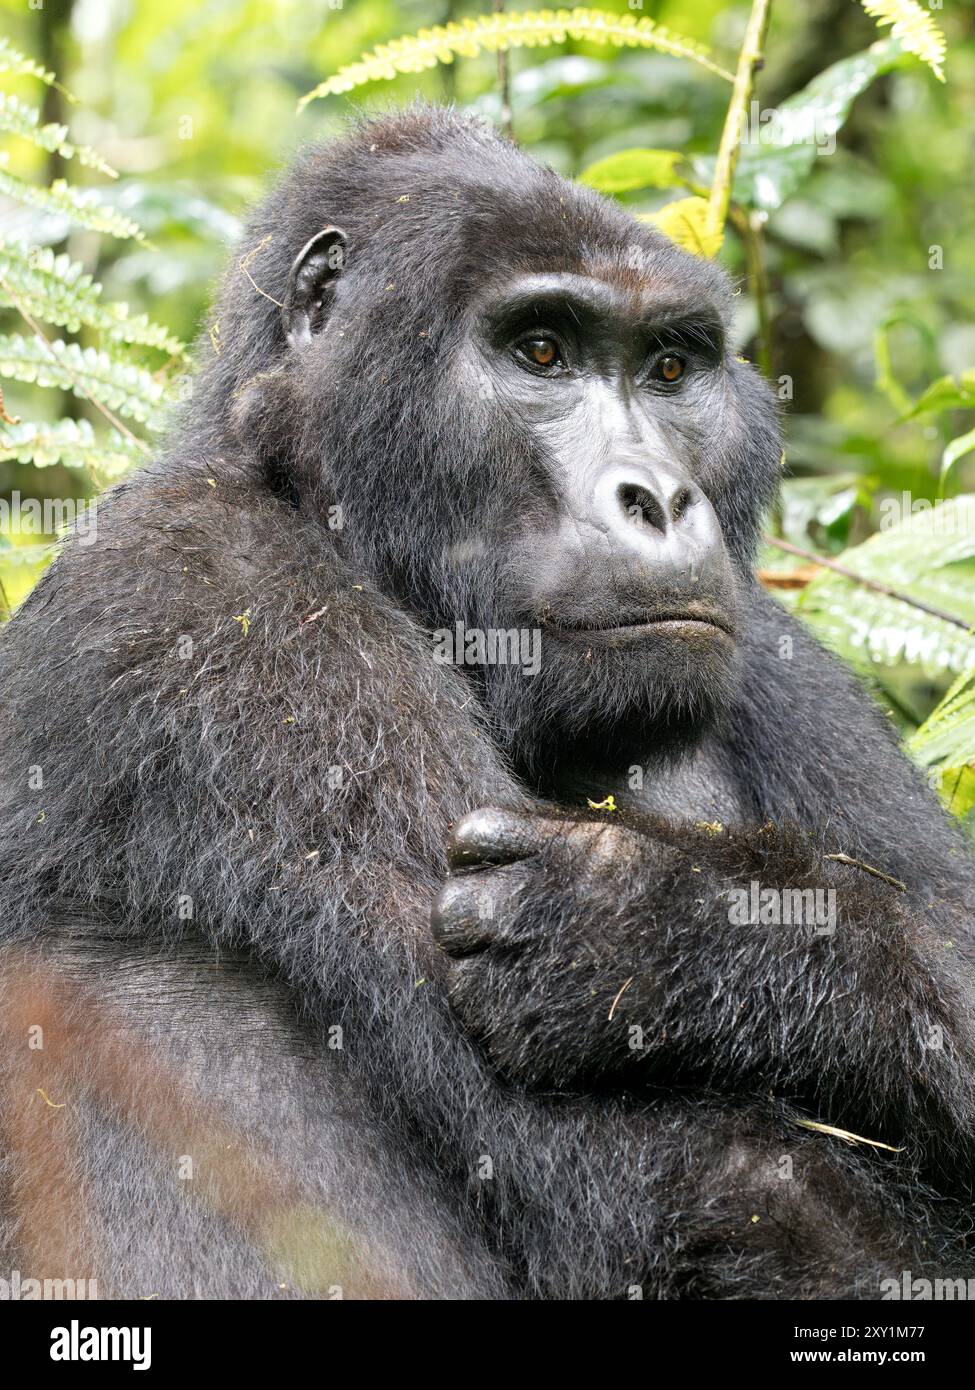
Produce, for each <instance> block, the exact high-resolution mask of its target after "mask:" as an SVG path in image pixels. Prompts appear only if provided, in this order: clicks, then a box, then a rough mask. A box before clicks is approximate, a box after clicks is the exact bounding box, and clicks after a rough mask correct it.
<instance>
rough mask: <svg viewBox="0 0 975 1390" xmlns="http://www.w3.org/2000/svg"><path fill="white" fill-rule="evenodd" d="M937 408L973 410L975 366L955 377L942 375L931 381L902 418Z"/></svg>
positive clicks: (909, 417)
mask: <svg viewBox="0 0 975 1390" xmlns="http://www.w3.org/2000/svg"><path fill="white" fill-rule="evenodd" d="M937 410H975V367H969V368H968V369H967V371H964V372H961V373H960V374H959V375H958V376H957V377H954V376H942V377H939V378H938V380H937V381H933V382H932V383H931V385H930V386H929V387H928V389H927V390H926V391H925V392H924V394H923V395H922V396H921V398H920V400H918V401H915V403H914V405H913V406H912V407H911V409H910V410H909V411H908V412H907V413H906V414H905V415H904V417H903V418H904V419H905V420H912V419H913V418H914V417H915V416H916V415H926V414H928V413H929V412H931V411H937Z"/></svg>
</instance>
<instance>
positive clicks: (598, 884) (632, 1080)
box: [434, 810, 975, 1188]
mask: <svg viewBox="0 0 975 1390" xmlns="http://www.w3.org/2000/svg"><path fill="white" fill-rule="evenodd" d="M451 858H452V864H453V866H454V870H455V875H454V877H453V878H452V879H451V880H450V881H449V882H448V884H447V885H446V887H445V888H444V890H443V891H442V893H441V895H440V898H439V899H438V902H437V906H436V909H435V918H434V921H435V931H436V935H437V939H438V940H439V942H440V944H441V945H442V946H443V947H444V949H445V950H446V951H447V952H448V954H449V955H450V956H451V957H452V958H453V970H452V980H451V985H450V990H451V996H452V1000H453V1004H454V1007H455V1008H456V1009H457V1010H458V1011H459V1013H460V1015H461V1017H462V1018H463V1020H464V1021H465V1023H466V1025H467V1027H468V1029H469V1030H470V1031H471V1032H472V1033H473V1034H474V1035H475V1036H476V1037H477V1038H478V1039H479V1040H480V1041H481V1042H482V1043H483V1045H484V1046H485V1047H486V1049H487V1051H488V1053H489V1055H490V1056H491V1058H492V1059H493V1061H494V1063H495V1064H496V1065H497V1066H498V1067H499V1069H500V1070H501V1071H502V1072H503V1073H505V1074H506V1075H508V1076H510V1077H512V1078H515V1079H517V1080H518V1081H519V1082H521V1083H523V1084H529V1085H534V1086H540V1087H557V1088H571V1089H599V1088H600V1086H602V1087H605V1086H606V1085H607V1083H610V1082H612V1083H614V1084H616V1085H625V1086H628V1087H635V1086H639V1085H641V1084H643V1085H651V1086H652V1085H660V1086H669V1085H673V1084H679V1085H680V1084H686V1085H694V1086H702V1085H703V1086H709V1087H714V1088H716V1089H717V1090H719V1091H721V1092H724V1093H726V1094H728V1093H730V1094H734V1095H742V1094H744V1093H745V1092H746V1091H748V1090H754V1091H756V1092H757V1091H759V1090H762V1089H769V1088H774V1090H775V1092H776V1094H777V1095H780V1096H782V1097H783V1098H792V1099H795V1100H798V1101H801V1102H804V1103H806V1104H808V1105H810V1106H812V1107H814V1108H815V1110H816V1111H817V1113H818V1115H819V1117H820V1118H821V1119H822V1120H823V1121H824V1122H828V1123H830V1124H833V1125H837V1126H843V1127H845V1128H849V1129H852V1130H853V1131H855V1132H856V1133H857V1134H860V1135H863V1136H864V1137H866V1138H869V1139H873V1140H880V1141H883V1142H884V1143H886V1144H888V1145H899V1144H902V1143H904V1142H905V1141H906V1142H907V1143H908V1144H909V1145H910V1146H911V1148H912V1150H915V1149H916V1153H912V1157H917V1156H920V1157H922V1159H923V1160H924V1161H926V1163H927V1164H928V1165H929V1166H930V1167H932V1168H935V1169H937V1170H938V1172H939V1176H947V1177H948V1178H949V1180H950V1182H951V1183H952V1184H958V1183H960V1184H961V1185H962V1187H963V1188H970V1184H971V1172H972V1160H973V1153H975V1145H973V1139H975V1088H973V1075H975V1030H973V1019H972V992H971V984H970V980H968V979H966V977H965V975H964V973H963V971H962V970H961V969H959V968H958V967H957V966H956V963H955V956H954V955H953V950H952V942H951V940H949V939H947V934H945V935H942V934H941V933H939V931H937V930H936V929H934V927H932V926H931V925H930V924H929V923H928V922H926V921H925V920H924V919H923V917H922V915H921V913H920V912H919V911H917V910H912V908H911V906H910V905H909V903H908V902H907V900H906V898H905V895H904V893H903V892H901V891H899V890H898V889H897V888H895V887H894V886H892V884H890V883H887V882H884V881H882V880H881V879H878V878H877V877H875V876H874V875H871V874H870V873H869V872H867V871H865V870H864V869H863V868H861V867H857V866H855V865H849V864H843V863H837V862H835V861H831V860H827V859H825V858H824V857H823V856H822V854H820V853H818V852H817V851H816V850H815V849H814V848H813V845H812V844H811V843H810V841H809V840H808V839H806V838H805V837H803V836H801V835H800V834H798V833H797V832H789V831H785V830H779V829H775V828H773V827H771V826H766V827H765V828H763V829H761V830H758V831H754V832H751V833H735V832H729V831H725V830H720V829H718V828H717V827H715V828H707V829H702V828H695V827H692V826H688V825H671V824H667V823H666V822H664V821H658V820H651V819H650V818H639V817H629V816H624V817H618V816H617V817H614V818H613V819H612V820H609V819H607V818H606V817H605V816H596V815H593V816H591V817H589V818H572V817H568V816H561V815H559V814H558V813H555V814H550V813H545V812H540V813H538V814H537V815H525V814H524V813H509V812H504V811H492V810H485V811H480V812H475V813H473V814H472V815H470V816H468V817H466V818H465V819H464V820H463V821H462V822H461V823H460V824H459V825H458V826H457V828H456V830H455V834H454V839H453V843H452V850H451ZM753 883H754V884H756V885H760V888H761V889H762V890H767V889H773V890H780V893H779V895H778V899H777V900H778V901H779V902H781V901H782V891H781V890H785V891H787V890H799V891H800V892H803V890H810V889H811V890H813V892H815V891H816V890H817V889H818V890H820V891H822V890H824V889H825V890H834V891H835V899H834V901H835V919H834V920H835V927H834V929H832V930H829V924H827V923H826V922H825V921H823V924H822V927H821V928H817V927H816V926H815V924H814V923H810V924H809V925H803V924H802V923H798V924H796V923H793V924H789V923H788V922H785V923H784V924H778V925H776V924H774V923H773V922H769V924H767V925H762V924H760V922H759V921H756V922H755V923H754V924H753V923H751V922H750V921H749V914H750V905H749V906H747V907H746V908H745V912H744V924H743V916H742V913H741V912H740V911H738V912H733V911H732V905H733V903H734V901H735V900H734V898H733V897H732V896H731V895H730V894H729V889H741V888H744V889H745V890H746V895H747V894H748V893H749V892H750V891H751V885H752V884H753ZM805 896H806V901H807V902H811V901H814V900H813V899H810V897H809V894H808V892H807V893H806V895H805ZM794 901H796V900H794ZM825 901H828V900H825V899H822V898H821V899H820V902H821V903H823V902H825ZM823 928H825V930H823ZM963 930H964V926H963V922H962V920H961V919H960V918H959V922H958V932H959V933H961V932H962V931H963ZM956 954H957V953H956Z"/></svg>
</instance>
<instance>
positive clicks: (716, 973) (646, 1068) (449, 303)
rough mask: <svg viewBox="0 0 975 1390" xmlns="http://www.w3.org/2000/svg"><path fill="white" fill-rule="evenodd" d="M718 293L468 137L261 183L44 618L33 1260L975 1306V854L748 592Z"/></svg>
mask: <svg viewBox="0 0 975 1390" xmlns="http://www.w3.org/2000/svg"><path fill="white" fill-rule="evenodd" d="M730 305H731V290H730V288H729V286H728V283H727V281H726V280H725V278H724V276H723V274H722V273H721V272H720V271H719V270H718V269H717V268H715V267H714V266H713V265H710V264H707V263H706V262H704V261H701V260H697V259H695V258H693V257H691V256H689V255H686V254H685V253H683V252H681V251H679V250H678V249H676V248H675V247H674V246H673V245H671V244H670V243H669V242H667V241H665V240H664V239H663V238H662V237H661V236H660V235H659V234H658V233H657V232H656V231H654V230H652V229H650V228H649V227H647V226H645V225H640V224H639V223H637V222H635V221H633V220H632V219H631V218H630V217H629V216H627V215H626V214H625V213H624V212H623V211H622V210H620V209H619V208H618V207H615V206H612V205H610V204H609V203H607V202H605V201H604V200H602V199H601V198H600V197H598V196H597V195H595V194H594V193H592V192H591V191H588V190H586V189H584V188H580V187H575V186H573V185H571V184H569V183H567V182H565V181H564V180H563V179H561V178H560V177H558V176H557V175H555V174H554V173H552V172H551V171H549V170H545V169H542V168H539V167H538V166H536V165H535V164H534V163H532V162H531V161H530V160H529V159H528V158H526V157H525V156H524V155H523V154H521V153H520V152H519V151H518V150H517V149H515V148H514V147H513V146H511V145H509V144H508V143H506V142H505V141H503V140H501V139H499V138H498V137H497V136H496V135H494V134H492V133H490V132H489V131H488V130H486V129H485V128H484V127H482V126H481V125H480V124H478V123H477V122H474V121H470V120H467V119H462V118H461V117H459V116H457V115H455V114H453V113H451V112H448V111H442V110H437V109H426V108H424V109H415V110H411V111H409V112H406V113H400V114H398V115H395V116H390V117H385V118H382V119H379V120H375V121H372V122H370V123H365V124H363V125H361V126H359V127H358V128H356V129H355V130H354V131H353V132H352V133H351V134H349V135H348V137H347V138H345V139H343V140H341V141H339V142H337V143H335V144H333V145H331V146H329V147H328V148H324V149H316V150H313V151H311V152H310V153H308V154H306V155H305V156H304V157H303V158H302V159H301V160H300V161H299V162H298V163H297V165H296V166H295V167H294V168H293V169H292V170H291V172H290V173H288V174H287V176H286V177H285V178H284V179H283V181H282V182H281V183H280V185H279V186H278V188H277V189H276V191H274V192H273V193H272V194H271V195H270V197H269V198H268V199H267V201H266V202H265V203H264V205H263V207H262V208H261V209H260V210H259V212H258V213H257V215H256V217H255V218H254V220H253V221H252V223H251V225H250V227H249V230H248V232H247V236H246V240H245V242H244V244H243V247H242V248H241V260H240V261H235V262H234V264H233V266H232V267H231V270H230V273H229V275H228V277H227V280H226V284H225V286H224V290H223V294H222V297H221V299H220V302H219V305H218V308H217V310H216V319H217V321H218V323H219V337H218V339H217V348H218V350H217V351H214V347H213V346H212V345H211V343H210V341H209V339H206V340H205V341H204V350H203V351H202V352H201V356H202V357H203V358H204V359H205V361H204V364H203V366H202V368H201V371H200V374H199V377H198V379H197V381H196V385H195V390H194V392H193V395H192V400H190V401H189V402H187V403H186V404H185V405H184V407H183V408H182V414H181V416H180V418H179V419H178V420H177V421H176V423H175V426H174V429H173V431H172V434H171V437H170V440H169V444H168V447H167V448H166V450H165V451H164V453H163V454H162V455H161V457H159V458H158V459H157V460H156V461H155V462H153V463H152V464H151V465H150V466H148V467H146V468H144V469H142V470H140V471H139V472H138V473H136V474H135V475H133V476H132V477H130V478H128V479H127V480H126V481H125V482H124V483H122V484H121V485H120V486H118V487H116V488H115V489H114V490H113V491H112V492H111V493H110V494H108V496H106V497H105V499H104V503H103V505H102V506H101V507H100V509H99V513H98V534H97V540H96V541H95V543H94V544H90V545H89V544H84V543H82V542H83V540H84V539H86V538H82V537H77V538H76V539H74V540H73V541H70V542H69V543H68V544H67V545H66V547H65V548H64V550H63V553H62V554H61V555H60V557H59V558H58V559H57V561H56V562H55V564H54V565H53V566H52V568H51V569H50V571H49V572H48V574H47V575H46V576H45V578H44V579H43V581H42V582H41V583H40V584H39V585H38V586H37V588H36V590H35V591H34V592H33V593H32V594H31V596H30V597H29V599H28V600H27V601H26V602H25V603H24V605H23V607H22V608H21V610H20V611H19V613H18V614H17V615H16V616H15V617H14V618H13V620H12V621H11V622H10V623H9V625H8V627H7V629H6V630H5V632H4V634H3V640H2V661H0V699H2V702H3V710H2V722H0V730H2V742H3V749H4V757H3V773H2V778H3V781H2V816H0V838H2V845H0V866H2V869H0V873H2V902H3V920H2V925H0V931H2V935H3V940H4V952H3V999H2V1000H0V1032H2V1035H3V1059H4V1060H3V1073H2V1089H0V1118H2V1149H3V1162H2V1167H0V1176H2V1181H3V1196H2V1225H0V1267H3V1268H17V1269H19V1270H20V1271H21V1273H22V1276H23V1277H36V1278H45V1277H74V1278H88V1279H94V1280H96V1282H97V1289H98V1292H99V1293H100V1294H102V1295H121V1296H144V1297H149V1296H153V1295H155V1296H159V1297H218V1296H223V1297H251V1298H288V1297H295V1296H312V1297H329V1296H332V1297H335V1296H340V1295H342V1296H346V1297H382V1298H464V1297H475V1298H476V1297H481V1298H499V1299H512V1298H513V1299H523V1298H550V1299H559V1298H580V1297H581V1298H607V1299H612V1298H622V1299H625V1298H639V1297H644V1298H681V1297H683V1298H712V1299H729V1298H732V1299H733V1298H822V1297H828V1298H834V1297H860V1298H878V1297H880V1296H881V1294H882V1289H883V1282H882V1281H883V1280H884V1279H887V1278H898V1279H899V1278H900V1276H901V1274H902V1272H903V1271H904V1270H911V1271H912V1272H913V1273H914V1274H923V1273H925V1272H928V1273H930V1274H935V1275H937V1276H944V1277H962V1276H965V1277H967V1276H968V1275H971V1274H975V1256H973V1254H972V1253H971V1251H966V1246H965V1233H966V1231H968V1230H969V1229H970V1227H971V1217H972V1198H973V1192H972V1188H973V1172H975V1169H973V1148H975V1084H973V1075H975V1073H973V1062H975V1025H973V1016H972V1013H973V1011H972V964H973V958H975V949H973V940H972V931H971V923H972V907H973V903H975V875H973V869H972V862H971V859H970V858H969V856H968V853H967V851H966V849H965V847H964V845H963V844H962V842H961V841H960V839H959V838H958V836H957V835H956V834H955V833H954V831H953V830H952V829H951V828H950V826H949V825H948V823H947V821H946V819H945V817H944V816H943V815H942V814H941V812H940V810H939V807H938V805H937V803H936V800H935V798H934V796H933V795H932V794H931V793H930V792H929V791H928V789H927V788H926V786H925V785H924V783H923V781H922V779H920V778H919V776H918V775H917V774H916V772H915V771H914V770H913V769H912V768H911V766H909V764H908V762H907V761H906V760H905V758H904V757H903V756H902V755H901V753H900V752H899V751H898V748H897V746H896V741H895V739H894V736H893V734H892V733H891V732H890V731H889V729H888V727H887V724H886V721H885V720H884V719H883V717H882V716H881V715H880V714H879V713H878V712H877V710H876V709H875V708H874V706H873V704H872V702H871V701H870V699H869V698H868V697H867V696H866V695H865V694H863V693H862V692H861V691H860V690H859V689H858V688H857V687H856V684H855V682H854V681H853V680H852V679H851V678H850V677H849V676H848V675H847V674H846V673H845V672H844V671H843V670H842V669H841V668H840V667H839V666H838V665H837V664H836V663H835V662H834V661H833V660H832V659H831V658H830V657H829V656H827V655H826V654H825V653H824V652H823V651H821V650H820V649H819V647H818V646H817V645H816V644H815V643H814V642H813V641H811V640H810V639H809V638H808V637H807V636H805V635H804V634H803V632H802V630H801V629H800V628H799V627H798V626H797V625H796V624H795V623H794V622H793V621H792V619H791V618H790V617H788V616H787V615H786V614H785V613H783V612H782V611H781V610H780V609H779V607H777V606H776V605H775V604H774V603H773V602H771V601H770V600H769V599H767V598H766V597H765V596H764V595H763V593H762V592H761V591H760V589H759V588H758V587H757V585H756V582H755V581H754V579H753V577H752V570H751V562H752V556H753V552H754V549H755V542H756V536H757V531H758V526H759V522H760V517H761V515H762V512H763V510H764V509H765V508H766V506H767V505H768V503H769V501H770V500H771V498H772V497H773V494H774V489H775V486H776V480H777V476H778V474H779V470H780V458H781V453H780V443H779V437H778V432H777V425H776V419H775V412H774V407H773V404H772V402H771V400H770V396H769V392H768V391H767V389H766V388H765V386H764V385H763V383H762V382H761V380H760V379H759V377H758V376H757V374H756V373H755V371H754V370H753V369H752V368H751V367H750V366H749V365H748V364H747V363H744V362H743V361H741V360H740V359H739V358H737V357H736V356H735V354H734V352H733V350H732V349H731V347H730V346H729V311H730ZM445 652H446V653H447V656H445ZM526 653H527V654H528V656H527V659H526ZM450 655H452V659H447V658H448V656H450ZM536 656H537V660H536V659H535V657H536ZM743 899H745V900H747V906H746V908H745V909H744V910H742V908H741V903H742V900H743ZM787 902H788V903H791V904H792V905H793V908H794V909H797V910H796V911H794V912H790V911H788V910H785V909H783V910H782V911H780V912H776V911H774V910H770V909H768V908H767V905H768V904H770V903H771V904H773V906H774V904H776V903H779V904H782V903H787ZM736 904H738V906H737V908H736ZM756 904H760V906H758V908H757V910H756ZM827 904H828V905H829V907H828V910H823V911H820V910H819V909H820V908H824V909H825V906H826V905H827ZM812 905H815V906H816V910H815V911H812V910H811V906H812ZM803 906H805V907H806V908H809V909H810V911H806V912H805V913H804V912H803V911H799V910H798V909H799V908H802V907H803ZM810 1122H813V1124H818V1125H820V1126H832V1127H834V1132H832V1133H831V1132H829V1131H828V1130H824V1129H822V1128H818V1129H817V1128H811V1127H810ZM836 1129H841V1130H845V1131H851V1132H852V1133H853V1134H855V1135H857V1136H861V1137H862V1140H863V1141H866V1142H852V1141H850V1140H849V1139H847V1140H844V1139H843V1137H842V1136H838V1135H837V1134H836V1133H835V1130H836Z"/></svg>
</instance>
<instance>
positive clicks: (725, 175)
mask: <svg viewBox="0 0 975 1390" xmlns="http://www.w3.org/2000/svg"><path fill="white" fill-rule="evenodd" d="M771 12H772V0H752V12H751V14H750V15H749V17H748V28H747V29H746V30H745V40H744V42H743V43H742V46H741V52H740V53H739V54H738V67H737V69H736V70H735V83H734V86H733V87H732V89H731V100H730V102H729V103H728V112H727V115H726V116H725V121H724V129H723V130H722V132H721V144H720V145H719V146H718V157H717V160H716V161H715V165H714V181H713V182H712V184H711V194H710V197H709V198H708V221H709V223H710V230H711V231H712V232H721V231H723V230H724V224H725V222H726V220H727V217H728V205H729V203H730V202H731V184H732V180H733V179H734V176H735V166H736V165H737V163H738V153H739V150H740V149H741V133H742V126H743V122H744V118H745V113H746V111H747V109H748V103H749V101H750V100H751V95H752V90H753V88H754V85H755V74H756V72H757V71H758V69H759V68H760V67H761V65H762V62H763V50H764V46H765V35H766V32H767V31H768V22H769V17H770V15H771Z"/></svg>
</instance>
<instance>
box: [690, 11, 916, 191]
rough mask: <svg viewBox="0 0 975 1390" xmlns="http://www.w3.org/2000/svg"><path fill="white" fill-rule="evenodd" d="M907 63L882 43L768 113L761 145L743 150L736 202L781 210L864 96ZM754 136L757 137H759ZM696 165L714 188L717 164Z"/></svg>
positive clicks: (896, 47)
mask: <svg viewBox="0 0 975 1390" xmlns="http://www.w3.org/2000/svg"><path fill="white" fill-rule="evenodd" d="M904 59H905V54H904V49H903V48H902V46H901V44H900V43H899V42H898V41H897V40H896V39H894V38H889V39H881V40H880V41H879V42H878V43H875V44H872V45H871V47H870V48H868V49H866V50H865V51H863V52H862V53H855V54H853V56H852V57H850V58H843V59H841V60H840V62H838V63H834V64H833V65H832V66H831V67H828V68H826V69H825V70H824V71H823V72H821V73H819V74H818V75H817V76H816V77H814V78H813V80H812V81H811V82H810V83H809V84H808V86H806V87H804V88H803V89H802V91H801V92H796V93H795V94H794V95H793V96H791V97H789V98H788V99H787V100H786V101H784V102H782V104H781V105H780V106H779V107H777V108H776V110H775V111H772V112H770V113H766V112H762V113H761V115H762V116H767V117H768V119H766V120H765V121H764V122H760V128H759V131H758V138H757V141H756V140H754V139H750V140H749V142H748V143H744V144H743V145H742V149H741V153H740V155H739V159H738V167H737V170H736V171H735V181H734V186H733V190H732V196H733V198H734V199H735V201H736V202H738V203H742V204H744V205H745V206H746V207H749V208H757V209H759V210H761V211H764V212H773V211H774V210H775V209H776V208H779V207H781V206H782V204H783V203H784V202H785V201H786V199H787V198H790V197H791V196H792V195H793V194H794V193H795V192H796V191H797V189H798V188H799V187H800V186H801V185H802V184H803V183H804V182H805V180H806V179H807V178H808V177H809V175H810V173H811V172H812V169H813V166H814V164H815V163H816V158H817V155H816V152H817V149H820V148H822V149H824V150H826V151H827V152H829V151H830V150H831V148H832V147H833V145H834V144H835V140H836V136H837V134H838V132H839V131H840V130H841V129H842V127H843V125H844V123H845V121H846V119H847V117H848V116H849V114H850V110H851V108H852V106H853V103H854V101H855V100H856V98H857V97H858V96H859V95H860V93H861V92H863V91H865V90H866V89H867V87H869V86H870V83H871V82H873V80H874V79H875V78H876V77H878V76H879V75H880V74H881V73H884V72H889V71H890V70H891V69H892V68H895V67H897V66H899V65H900V64H901V63H903V62H904ZM752 121H753V123H754V117H753V118H752ZM748 134H749V135H750V136H752V137H754V134H755V132H754V131H753V130H750V131H749V132H748ZM693 165H694V170H695V173H696V174H697V176H698V177H699V178H700V180H701V182H702V183H710V182H711V180H712V178H713V174H714V160H713V158H706V159H705V158H697V159H694V160H693Z"/></svg>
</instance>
